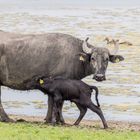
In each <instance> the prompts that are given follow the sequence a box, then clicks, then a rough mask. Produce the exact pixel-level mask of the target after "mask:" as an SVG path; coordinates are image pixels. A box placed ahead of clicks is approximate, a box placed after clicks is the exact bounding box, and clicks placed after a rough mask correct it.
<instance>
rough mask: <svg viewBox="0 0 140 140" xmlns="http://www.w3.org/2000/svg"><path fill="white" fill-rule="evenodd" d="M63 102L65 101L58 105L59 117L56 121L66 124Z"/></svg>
mask: <svg viewBox="0 0 140 140" xmlns="http://www.w3.org/2000/svg"><path fill="white" fill-rule="evenodd" d="M63 104H64V101H62V102H60V103H59V106H58V114H57V115H58V116H57V117H56V118H57V120H56V122H57V123H59V122H60V123H61V124H65V120H64V118H63V116H62V108H63Z"/></svg>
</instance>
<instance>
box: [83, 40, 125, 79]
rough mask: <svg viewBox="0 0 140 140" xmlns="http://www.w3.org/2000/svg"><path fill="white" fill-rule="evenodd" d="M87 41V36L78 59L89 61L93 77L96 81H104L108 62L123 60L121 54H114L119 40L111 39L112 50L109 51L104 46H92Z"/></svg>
mask: <svg viewBox="0 0 140 140" xmlns="http://www.w3.org/2000/svg"><path fill="white" fill-rule="evenodd" d="M87 41H88V38H87V39H86V40H85V41H84V42H83V45H82V49H83V53H80V60H81V61H84V62H85V63H86V62H87V61H89V63H90V67H91V69H92V73H93V74H94V76H93V79H95V80H96V81H104V80H106V76H105V73H106V69H107V66H108V62H112V63H118V62H120V61H123V60H124V58H123V56H121V55H116V53H117V51H118V49H119V41H118V40H113V43H114V51H113V52H110V51H109V49H108V48H106V47H93V46H92V45H90V44H88V43H87Z"/></svg>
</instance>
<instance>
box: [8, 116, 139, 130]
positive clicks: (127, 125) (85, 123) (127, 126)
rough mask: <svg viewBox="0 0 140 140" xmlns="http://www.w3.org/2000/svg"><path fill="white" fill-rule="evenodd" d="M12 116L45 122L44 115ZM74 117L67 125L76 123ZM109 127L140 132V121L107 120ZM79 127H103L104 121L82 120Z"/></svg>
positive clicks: (33, 121) (34, 121) (68, 120)
mask: <svg viewBox="0 0 140 140" xmlns="http://www.w3.org/2000/svg"><path fill="white" fill-rule="evenodd" d="M9 116H10V118H12V119H14V120H21V122H22V121H23V120H25V122H27V123H41V124H42V123H44V117H41V116H37V117H36V116H25V115H12V114H10V115H9ZM74 121H75V120H74V119H65V122H66V124H67V125H66V126H69V127H70V126H71V127H72V124H73V123H74ZM107 123H108V126H109V129H111V130H119V131H139V132H140V122H126V121H107ZM46 125H47V124H46ZM76 127H79V128H84V127H86V128H93V129H102V128H103V126H102V122H101V121H100V120H97V121H95V120H93V121H92V120H84V119H83V120H82V121H81V123H80V125H78V126H76Z"/></svg>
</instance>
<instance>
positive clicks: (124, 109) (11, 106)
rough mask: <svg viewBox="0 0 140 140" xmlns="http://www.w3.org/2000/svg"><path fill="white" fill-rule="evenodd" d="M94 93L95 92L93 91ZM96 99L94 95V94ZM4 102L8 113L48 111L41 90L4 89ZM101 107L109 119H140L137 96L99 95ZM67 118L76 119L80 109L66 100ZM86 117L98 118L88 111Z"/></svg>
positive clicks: (44, 113) (35, 113)
mask: <svg viewBox="0 0 140 140" xmlns="http://www.w3.org/2000/svg"><path fill="white" fill-rule="evenodd" d="M93 94H94V93H93ZM92 100H93V101H94V102H95V100H94V96H92ZM2 101H3V102H2V103H3V105H4V108H5V110H6V112H7V113H9V114H16V115H28V116H44V117H45V115H46V112H47V96H46V95H43V93H41V92H40V91H14V90H11V89H7V88H3V89H2ZM99 101H100V103H101V107H102V109H103V111H104V113H105V116H106V118H107V120H125V121H128V120H129V121H140V106H139V104H140V97H136V96H125V95H119V96H107V95H101V93H100V96H99ZM63 114H64V117H65V118H73V119H76V118H77V117H78V114H79V111H78V109H77V108H76V106H75V105H74V104H71V103H70V102H68V101H67V102H65V104H64V107H63ZM84 119H88V120H92V119H98V117H97V115H95V113H92V112H91V111H88V113H87V114H86V116H85V117H84Z"/></svg>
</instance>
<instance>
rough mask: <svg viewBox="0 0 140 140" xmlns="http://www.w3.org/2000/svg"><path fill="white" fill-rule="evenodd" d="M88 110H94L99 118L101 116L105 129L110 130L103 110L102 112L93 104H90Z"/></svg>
mask: <svg viewBox="0 0 140 140" xmlns="http://www.w3.org/2000/svg"><path fill="white" fill-rule="evenodd" d="M88 108H89V109H90V110H92V111H93V112H95V113H97V114H98V116H99V117H100V118H101V120H102V123H103V126H104V128H105V129H106V128H108V125H107V122H106V120H105V118H104V115H103V113H102V110H101V109H100V108H99V107H97V106H96V105H94V104H93V103H92V102H91V103H90V104H89V106H88Z"/></svg>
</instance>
